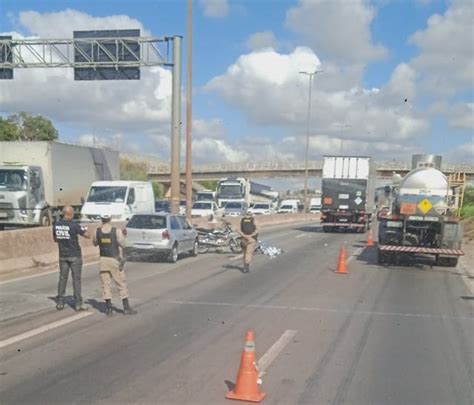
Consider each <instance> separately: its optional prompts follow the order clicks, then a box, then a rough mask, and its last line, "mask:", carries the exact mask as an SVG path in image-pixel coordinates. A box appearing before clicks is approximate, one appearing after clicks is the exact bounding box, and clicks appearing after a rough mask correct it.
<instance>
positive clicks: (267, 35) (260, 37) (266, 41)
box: [247, 31, 277, 51]
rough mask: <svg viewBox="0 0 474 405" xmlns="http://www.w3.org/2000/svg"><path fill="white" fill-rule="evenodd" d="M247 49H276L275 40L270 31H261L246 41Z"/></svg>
mask: <svg viewBox="0 0 474 405" xmlns="http://www.w3.org/2000/svg"><path fill="white" fill-rule="evenodd" d="M247 48H248V49H250V50H251V51H256V50H259V49H265V48H272V49H276V48H277V40H276V38H275V35H274V34H273V32H272V31H261V32H256V33H255V34H252V35H251V36H250V37H249V38H248V39H247Z"/></svg>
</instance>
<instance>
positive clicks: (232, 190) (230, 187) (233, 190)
mask: <svg viewBox="0 0 474 405" xmlns="http://www.w3.org/2000/svg"><path fill="white" fill-rule="evenodd" d="M241 193H242V189H241V187H240V185H239V184H222V185H221V186H220V187H219V194H220V195H221V196H232V195H241Z"/></svg>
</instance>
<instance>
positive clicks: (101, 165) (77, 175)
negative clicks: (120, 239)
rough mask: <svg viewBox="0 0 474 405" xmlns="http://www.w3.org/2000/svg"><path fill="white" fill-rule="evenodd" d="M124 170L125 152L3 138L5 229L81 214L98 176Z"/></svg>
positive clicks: (0, 212) (0, 206) (0, 186)
mask: <svg viewBox="0 0 474 405" xmlns="http://www.w3.org/2000/svg"><path fill="white" fill-rule="evenodd" d="M119 176H120V169H119V153H118V152H116V151H113V150H109V149H98V148H91V147H85V146H77V145H69V144H65V143H60V142H53V141H38V142H17V141H15V142H0V229H1V228H4V227H18V226H35V225H41V226H48V225H50V224H51V223H52V221H53V218H55V217H56V218H57V217H58V216H59V214H60V212H61V210H62V208H63V207H64V206H66V205H71V206H73V207H74V208H75V209H76V211H77V213H78V214H79V212H80V208H81V206H82V204H83V202H84V200H85V197H86V196H87V192H88V190H89V188H90V185H91V183H92V182H94V181H97V180H116V179H118V178H119Z"/></svg>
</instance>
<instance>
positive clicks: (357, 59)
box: [0, 0, 474, 163]
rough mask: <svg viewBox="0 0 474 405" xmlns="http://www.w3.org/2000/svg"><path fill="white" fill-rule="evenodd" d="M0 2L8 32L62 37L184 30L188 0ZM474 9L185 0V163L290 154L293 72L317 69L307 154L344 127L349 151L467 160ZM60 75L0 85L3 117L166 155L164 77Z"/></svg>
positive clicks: (299, 112)
mask: <svg viewBox="0 0 474 405" xmlns="http://www.w3.org/2000/svg"><path fill="white" fill-rule="evenodd" d="M0 4H1V5H0V7H1V12H0V32H13V33H14V35H15V36H25V37H28V36H31V35H37V36H40V37H52V36H60V37H64V36H71V35H72V30H73V29H89V28H90V27H92V26H93V27H94V28H95V29H98V27H100V28H102V27H103V29H110V28H111V27H112V26H114V23H115V21H116V22H117V24H119V25H120V24H122V25H120V26H117V28H125V26H123V24H125V25H126V24H128V22H127V21H129V22H130V24H131V25H133V27H132V28H136V27H137V25H138V26H139V27H142V28H144V29H145V30H147V31H149V32H151V34H152V35H156V36H162V35H173V34H178V35H183V36H184V37H185V39H186V30H185V22H186V2H185V1H171V0H168V1H160V0H154V1H151V0H146V1H143V0H135V1H84V0H81V1H68V0H62V1H50V0H43V1H18V0H15V1H11V0H2V1H1V3H0ZM117 16H127V18H128V20H127V19H126V20H125V21H124V18H123V17H117ZM473 16H474V11H473V4H472V2H471V1H470V0H452V1H448V0H446V1H444V0H373V1H369V0H293V1H290V0H285V1H283V0H278V1H271V0H258V1H255V0H254V1H250V0H249V1H243V0H235V1H232V0H202V1H201V0H200V1H195V2H194V61H193V62H194V63H193V75H194V83H193V87H194V100H193V112H194V120H195V125H194V133H195V142H194V150H195V160H196V162H198V163H210V162H215V161H245V160H247V161H251V160H277V159H279V160H298V159H301V158H302V156H303V153H304V150H303V148H302V145H303V144H304V137H305V124H306V105H307V89H308V87H307V85H308V82H307V78H306V77H304V76H302V75H299V74H298V70H305V69H313V68H318V69H322V70H323V71H324V73H322V74H321V75H318V76H316V77H315V80H314V83H313V109H312V121H311V125H310V127H311V131H310V133H311V142H310V145H311V149H310V158H312V159H317V158H319V157H320V156H321V155H323V154H325V153H333V152H334V151H335V149H337V148H338V146H339V144H340V137H341V131H340V129H338V128H340V127H341V126H342V125H346V126H347V129H345V131H344V134H343V136H344V147H345V148H346V150H345V152H346V153H348V152H351V153H358V152H359V151H360V153H363V154H371V155H372V156H374V158H375V159H378V160H384V159H400V160H406V161H408V160H409V159H410V155H411V153H417V152H434V153H442V154H444V155H445V156H446V158H447V159H448V160H451V161H464V162H469V161H471V162H472V157H473V150H472V139H473V138H472V137H473V121H474V118H473V113H474V102H473V101H474V100H473V76H472V73H469V70H470V69H469V67H470V66H472V67H474V64H473V58H474V55H473V31H472V18H473ZM469 21H471V23H470V24H469ZM94 24H95V25H94ZM69 32H70V33H69ZM184 43H185V42H184ZM453 44H454V45H453ZM184 51H185V49H183V56H185V52H184ZM451 60H452V63H451V64H450V61H451ZM184 62H186V60H184ZM68 74H69V75H70V73H66V72H64V69H62V70H61V69H54V70H51V69H50V70H49V71H48V72H46V71H45V70H42V71H39V70H38V69H35V70H34V71H33V70H30V71H28V72H26V71H23V72H20V73H18V74H16V78H15V80H13V81H12V83H5V82H4V83H0V93H1V94H2V95H0V102H1V107H0V110H1V111H2V114H3V115H8V114H10V113H14V112H17V111H21V110H27V111H30V112H32V113H40V114H44V115H46V116H48V117H49V118H51V119H52V120H53V122H54V123H55V125H56V126H57V127H58V128H59V130H60V134H61V138H62V139H64V140H68V141H73V142H81V143H88V142H91V136H92V135H94V138H95V139H96V142H98V143H103V144H109V145H112V146H119V147H120V148H121V149H122V150H123V151H129V152H134V153H139V154H151V155H155V156H156V158H157V159H159V160H167V159H168V156H169V106H168V104H169V92H170V90H169V85H168V84H169V80H170V78H169V74H168V75H167V73H166V72H164V71H162V70H159V71H148V72H146V73H145V77H146V80H142V82H143V83H141V84H137V83H117V82H108V83H100V84H98V85H95V84H90V83H89V84H86V85H84V84H78V83H74V82H73V81H71V80H70V76H68ZM183 78H184V70H183ZM53 83H54V84H53ZM91 86H96V87H95V88H92V87H91ZM30 93H31V94H30ZM38 93H41V96H39V95H38ZM84 93H87V97H85V95H84ZM20 94H21V96H20ZM157 94H158V95H157ZM405 99H407V101H406V102H405ZM85 100H86V101H85ZM84 103H87V104H89V107H90V110H88V109H87V108H86V107H87V106H86V107H85V106H84ZM183 104H184V100H183ZM102 110H107V112H106V113H104V114H97V112H98V111H102ZM183 112H184V110H183ZM183 132H184V131H183ZM183 146H184V145H183Z"/></svg>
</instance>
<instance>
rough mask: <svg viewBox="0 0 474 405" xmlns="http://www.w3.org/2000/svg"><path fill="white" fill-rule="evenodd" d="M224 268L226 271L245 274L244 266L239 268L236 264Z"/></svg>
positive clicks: (225, 265) (226, 265)
mask: <svg viewBox="0 0 474 405" xmlns="http://www.w3.org/2000/svg"><path fill="white" fill-rule="evenodd" d="M222 267H223V268H224V269H226V270H239V271H240V272H241V273H243V272H244V268H243V267H242V266H237V265H236V264H224V265H223V266H222Z"/></svg>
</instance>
